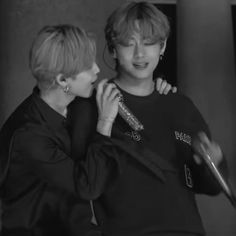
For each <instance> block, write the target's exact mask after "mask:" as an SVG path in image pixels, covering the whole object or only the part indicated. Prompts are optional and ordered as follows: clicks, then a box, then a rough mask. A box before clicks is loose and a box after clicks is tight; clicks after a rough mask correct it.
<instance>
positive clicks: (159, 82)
mask: <svg viewBox="0 0 236 236" xmlns="http://www.w3.org/2000/svg"><path fill="white" fill-rule="evenodd" d="M161 83H162V78H158V79H157V80H156V90H157V91H159V90H160V88H161Z"/></svg>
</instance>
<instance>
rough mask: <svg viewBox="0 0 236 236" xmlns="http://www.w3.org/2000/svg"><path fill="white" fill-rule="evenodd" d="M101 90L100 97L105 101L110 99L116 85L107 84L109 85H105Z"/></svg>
mask: <svg viewBox="0 0 236 236" xmlns="http://www.w3.org/2000/svg"><path fill="white" fill-rule="evenodd" d="M103 88H104V89H103V94H102V96H103V99H105V100H107V99H108V98H109V97H110V95H111V93H112V91H113V89H115V88H116V85H115V84H112V83H109V84H105V85H104V87H103Z"/></svg>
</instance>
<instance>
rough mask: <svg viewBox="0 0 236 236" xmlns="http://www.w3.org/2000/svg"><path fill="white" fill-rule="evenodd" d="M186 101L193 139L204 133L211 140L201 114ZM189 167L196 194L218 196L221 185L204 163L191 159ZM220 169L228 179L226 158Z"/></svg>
mask: <svg viewBox="0 0 236 236" xmlns="http://www.w3.org/2000/svg"><path fill="white" fill-rule="evenodd" d="M185 99H186V101H185V102H186V106H184V109H186V110H185V111H184V114H189V116H187V118H188V119H189V120H188V121H187V120H186V121H185V122H186V123H188V124H189V127H190V129H191V132H192V135H191V136H192V138H194V137H196V135H197V134H198V132H200V131H203V132H205V133H206V134H207V136H208V137H209V139H211V133H210V130H209V128H208V125H207V124H206V122H205V120H204V118H203V117H202V115H201V113H200V112H199V110H198V109H197V108H196V106H195V105H194V103H193V102H192V101H191V100H190V99H188V98H187V97H185ZM192 154H193V150H192ZM189 165H190V169H191V170H192V176H193V181H194V190H195V192H196V193H204V194H208V195H216V194H219V193H220V192H221V187H220V185H219V184H218V183H217V181H216V179H215V177H214V176H213V175H212V173H211V172H210V171H209V169H208V167H207V166H206V165H205V164H204V163H202V164H200V165H198V164H196V163H195V161H194V159H193V158H192V157H191V159H190V163H189ZM218 169H219V171H220V172H221V174H222V175H223V176H224V177H226V178H227V173H228V168H227V163H226V159H225V157H223V160H222V161H221V162H220V163H219V165H218Z"/></svg>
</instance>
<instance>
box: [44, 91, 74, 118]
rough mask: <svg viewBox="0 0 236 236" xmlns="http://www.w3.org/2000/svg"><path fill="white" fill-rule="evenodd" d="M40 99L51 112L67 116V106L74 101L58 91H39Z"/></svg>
mask: <svg viewBox="0 0 236 236" xmlns="http://www.w3.org/2000/svg"><path fill="white" fill-rule="evenodd" d="M40 97H41V98H42V99H43V101H44V102H46V103H47V104H48V105H49V106H50V107H51V108H52V109H53V110H55V111H56V112H58V113H59V114H61V115H62V116H65V117H66V115H67V106H68V105H69V104H70V102H71V101H72V100H73V99H74V97H73V98H72V96H70V95H68V94H65V93H64V92H63V91H62V90H61V89H60V90H50V91H40Z"/></svg>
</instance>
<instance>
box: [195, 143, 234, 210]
mask: <svg viewBox="0 0 236 236" xmlns="http://www.w3.org/2000/svg"><path fill="white" fill-rule="evenodd" d="M193 146H194V147H195V151H196V152H197V154H199V156H200V157H201V159H202V161H203V162H204V163H205V165H206V166H207V168H208V169H209V171H210V172H211V174H212V175H213V176H214V178H215V180H216V181H217V183H218V184H219V185H220V186H221V189H222V191H223V193H224V194H225V195H226V197H227V198H228V199H229V201H230V202H231V204H232V205H233V207H234V208H236V196H235V194H234V192H233V190H232V189H231V188H230V186H229V185H228V184H227V181H226V180H225V179H224V178H223V176H222V175H221V173H220V171H219V170H218V169H217V167H216V165H215V164H214V162H213V161H212V159H211V157H210V155H209V154H208V153H207V151H206V149H205V148H204V146H203V145H202V143H201V142H200V141H199V140H198V139H195V140H194V141H193ZM199 149H201V150H199Z"/></svg>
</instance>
